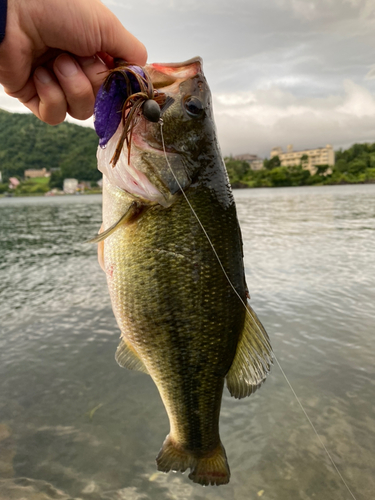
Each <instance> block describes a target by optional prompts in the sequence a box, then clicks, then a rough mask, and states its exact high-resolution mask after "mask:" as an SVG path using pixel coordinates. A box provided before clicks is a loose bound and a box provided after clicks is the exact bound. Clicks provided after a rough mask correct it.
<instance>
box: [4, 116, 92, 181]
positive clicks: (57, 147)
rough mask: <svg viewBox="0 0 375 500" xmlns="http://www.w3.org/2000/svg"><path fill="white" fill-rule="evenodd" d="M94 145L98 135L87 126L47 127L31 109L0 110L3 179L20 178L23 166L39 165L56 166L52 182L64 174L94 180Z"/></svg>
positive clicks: (40, 166)
mask: <svg viewBox="0 0 375 500" xmlns="http://www.w3.org/2000/svg"><path fill="white" fill-rule="evenodd" d="M97 146H98V137H97V135H96V133H95V131H94V130H93V129H91V128H88V127H80V126H79V125H74V124H72V123H67V122H64V123H61V124H60V125H57V126H55V127H51V126H50V125H47V124H46V123H43V122H41V121H40V120H38V119H37V118H36V117H35V116H34V115H32V114H31V113H30V114H29V113H27V114H26V113H8V112H7V111H3V110H0V171H1V172H2V175H3V182H5V181H7V180H8V179H9V177H12V176H18V177H20V178H22V177H23V174H24V171H25V170H26V169H29V168H35V169H40V168H43V167H45V168H46V169H47V170H51V168H52V169H56V168H58V169H60V170H59V171H57V172H55V173H54V175H53V178H54V181H55V183H59V180H60V179H64V178H65V177H74V178H76V179H78V180H79V181H83V180H85V181H97V180H99V179H100V178H101V173H100V172H99V171H98V170H97V167H96V148H97ZM51 180H53V179H51ZM51 184H52V183H51Z"/></svg>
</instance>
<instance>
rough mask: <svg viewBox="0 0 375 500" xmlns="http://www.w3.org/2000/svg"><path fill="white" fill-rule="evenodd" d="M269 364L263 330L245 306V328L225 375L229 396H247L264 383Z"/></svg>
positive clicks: (253, 314) (269, 353)
mask: <svg viewBox="0 0 375 500" xmlns="http://www.w3.org/2000/svg"><path fill="white" fill-rule="evenodd" d="M271 364H272V348H271V344H270V342H269V339H268V335H267V332H266V330H265V329H264V327H263V325H262V323H261V322H260V321H259V319H258V317H257V315H256V314H255V312H254V311H253V309H252V308H251V306H250V305H249V304H247V309H246V318H245V325H244V328H243V331H242V334H241V337H240V340H239V342H238V345H237V351H236V355H235V357H234V360H233V363H232V366H231V367H230V369H229V372H228V374H227V377H226V380H227V387H228V390H229V392H230V393H231V396H233V397H235V398H238V399H241V398H244V397H246V396H250V394H252V393H253V392H255V391H256V390H257V389H258V387H260V385H261V384H262V383H263V382H264V381H265V379H266V377H267V374H268V372H269V371H270V368H271Z"/></svg>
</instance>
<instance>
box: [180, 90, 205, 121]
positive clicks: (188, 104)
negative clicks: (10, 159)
mask: <svg viewBox="0 0 375 500" xmlns="http://www.w3.org/2000/svg"><path fill="white" fill-rule="evenodd" d="M184 106H185V109H186V112H187V114H188V115H189V116H191V117H192V118H198V117H199V116H201V115H202V114H203V103H202V101H201V100H200V99H198V97H196V96H194V95H192V96H190V97H187V98H186V99H185V102H184Z"/></svg>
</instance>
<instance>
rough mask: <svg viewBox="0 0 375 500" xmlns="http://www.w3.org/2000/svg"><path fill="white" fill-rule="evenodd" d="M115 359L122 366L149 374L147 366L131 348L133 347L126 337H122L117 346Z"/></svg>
mask: <svg viewBox="0 0 375 500" xmlns="http://www.w3.org/2000/svg"><path fill="white" fill-rule="evenodd" d="M115 359H116V361H117V363H118V364H119V365H120V366H121V367H122V368H127V369H128V370H136V371H139V372H143V373H147V374H148V371H147V368H146V367H145V365H144V364H143V361H142V360H141V359H140V358H139V356H138V355H137V354H136V352H135V351H134V350H133V349H131V347H129V345H128V344H127V343H126V342H125V341H124V339H121V342H120V344H119V346H118V347H117V350H116V355H115Z"/></svg>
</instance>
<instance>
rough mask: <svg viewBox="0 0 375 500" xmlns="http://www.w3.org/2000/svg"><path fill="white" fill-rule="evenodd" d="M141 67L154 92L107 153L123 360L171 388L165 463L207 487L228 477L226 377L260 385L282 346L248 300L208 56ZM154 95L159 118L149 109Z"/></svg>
mask: <svg viewBox="0 0 375 500" xmlns="http://www.w3.org/2000/svg"><path fill="white" fill-rule="evenodd" d="M123 71H124V72H125V71H126V69H124V70H123ZM137 71H138V73H139V74H140V75H146V76H145V80H144V81H145V82H146V84H145V87H144V88H143V90H142V89H141V92H140V93H139V92H138V93H139V94H142V92H143V94H142V96H140V97H139V96H135V97H134V100H133V101H132V100H130V101H129V100H128V101H127V105H126V106H125V108H126V111H124V112H123V119H122V121H121V123H120V124H119V126H118V129H117V131H116V132H115V133H114V134H113V136H112V137H111V138H110V140H108V141H107V144H106V146H105V147H104V148H101V147H99V149H98V166H99V169H100V170H101V171H102V172H103V225H102V228H101V235H99V237H98V238H97V239H96V241H99V248H98V254H99V261H100V263H101V266H102V268H103V270H104V271H105V273H106V275H107V281H108V287H109V292H110V296H111V301H112V306H113V311H114V314H115V317H116V320H117V323H118V326H119V328H120V330H121V341H120V344H119V346H118V349H117V352H116V360H117V362H118V363H119V364H120V365H121V366H123V367H127V368H130V369H134V370H139V371H142V372H144V373H148V374H149V375H150V376H151V377H152V379H153V381H154V382H155V384H156V386H157V388H158V390H159V393H160V395H161V398H162V401H163V403H164V406H165V409H166V411H167V414H168V417H169V421H170V432H169V435H168V436H167V438H166V440H165V442H164V444H163V447H162V449H161V450H160V453H159V455H158V456H157V459H156V461H157V467H158V469H159V470H161V471H165V472H168V471H170V470H174V471H181V472H183V471H185V470H186V469H188V468H190V470H191V472H190V475H189V478H190V479H192V480H193V481H194V482H196V483H200V484H202V485H208V484H216V485H220V484H226V483H228V482H229V477H230V472H229V466H228V463H227V459H226V454H225V450H224V447H223V445H222V444H221V441H220V436H219V413H220V405H221V399H222V392H223V387H224V381H225V380H226V384H227V387H228V389H229V391H230V393H231V395H232V396H234V397H235V398H242V397H245V396H248V395H250V394H251V393H253V392H254V391H255V390H256V389H257V388H258V387H259V385H260V384H261V383H262V382H263V381H264V380H265V378H266V375H267V373H268V371H269V369H270V364H271V363H272V354H271V346H270V343H269V340H268V336H267V333H266V332H265V330H264V328H263V326H262V325H261V323H260V322H259V320H258V318H257V316H256V315H255V313H254V311H253V310H252V309H251V307H250V305H249V304H248V302H247V299H248V297H249V295H248V291H247V286H246V282H245V274H244V266H243V253H242V240H241V232H240V228H239V224H238V221H237V215H236V207H235V203H234V199H233V195H232V192H231V188H230V184H229V181H228V177H227V173H226V170H225V165H224V162H223V160H222V157H221V153H220V149H219V146H218V143H217V139H216V132H215V125H214V119H213V113H212V106H211V95H210V90H209V87H208V85H207V82H206V79H205V77H204V75H203V70H202V61H201V59H200V58H195V59H192V60H190V61H187V62H185V63H181V64H151V65H147V66H146V67H145V68H144V72H143V71H139V70H137ZM129 74H130V75H131V78H130V79H129V78H128V76H126V74H125V73H123V75H122V76H123V78H124V79H125V80H126V85H127V88H128V89H129V88H131V86H132V81H133V82H134V81H135V82H136V83H137V81H138V84H139V78H138V77H137V78H136V79H135V80H134V74H132V73H129ZM135 76H136V75H135ZM117 77H118V75H117V76H116V78H117ZM114 78H115V77H114ZM118 78H120V80H121V75H120V77H118ZM142 78H143V77H142ZM132 79H133V80H132ZM136 80H137V81H136ZM114 81H115V83H116V82H117V83H118V80H114ZM117 83H116V84H117ZM151 84H152V85H151ZM109 87H110V86H109V85H107V87H106V88H107V94H108V95H109V93H110V92H112V90H111V89H110V88H109ZM104 94H105V91H104ZM107 94H105V95H107ZM135 94H137V93H135ZM145 96H146V97H145ZM150 98H151V100H152V99H154V100H155V102H156V104H157V106H156V108H157V109H156V111H157V113H156V118H155V119H154V117H153V116H149V112H148V111H147V113H146V109H143V107H142V106H144V104H142V102H141V101H142V99H145V100H146V101H147V100H150ZM137 99H138V100H137ZM139 103H141V104H142V106H141V104H139ZM151 107H152V106H151ZM133 108H134V109H135V108H137V113H138V114H135V113H134V116H135V117H136V119H134V120H133V121H132V122H131V124H130V125H129V123H127V122H126V120H127V118H128V117H129V116H130V113H132V110H133ZM158 110H159V111H158ZM99 111H100V109H99V108H97V112H96V120H99V122H98V123H99V126H98V128H100V127H102V128H103V120H102V121H100V119H101V117H100V116H99V118H98V115H100V112H99ZM158 113H160V115H161V120H159V115H158ZM129 120H130V118H129ZM161 124H162V125H161ZM124 127H125V129H126V128H127V131H126V130H125V129H124ZM104 129H105V130H107V128H106V125H105V126H104ZM104 129H103V130H104ZM124 130H125V131H124ZM125 132H126V133H125ZM105 133H106V131H104V133H103V134H104V135H105ZM126 134H128V135H126ZM126 144H128V150H126V147H125V145H126ZM164 149H165V151H164ZM114 158H116V161H114ZM198 219H199V221H198ZM202 226H203V228H204V229H205V231H206V233H205V232H204V230H203V229H202Z"/></svg>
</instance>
